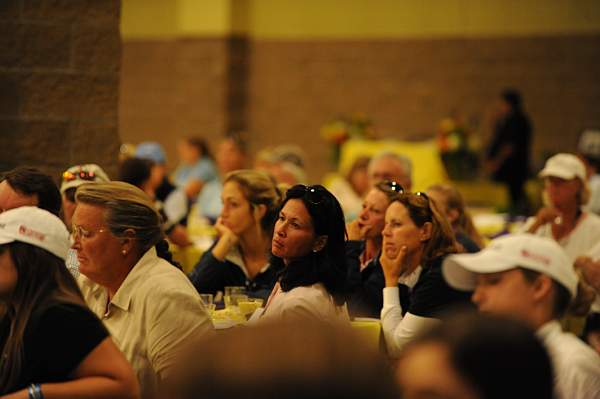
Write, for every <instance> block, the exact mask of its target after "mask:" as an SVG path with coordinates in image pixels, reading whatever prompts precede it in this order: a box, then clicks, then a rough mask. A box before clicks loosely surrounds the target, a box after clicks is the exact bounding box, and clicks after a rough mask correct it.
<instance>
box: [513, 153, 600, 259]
mask: <svg viewBox="0 0 600 399" xmlns="http://www.w3.org/2000/svg"><path fill="white" fill-rule="evenodd" d="M539 176H540V177H541V178H543V179H544V193H543V199H544V202H545V206H544V207H543V208H541V209H540V210H539V211H538V213H537V214H536V216H535V217H532V218H530V219H529V220H528V221H527V222H526V223H525V226H523V232H528V233H532V234H535V235H538V236H541V237H546V238H551V239H554V240H555V241H556V242H558V243H559V244H560V246H561V247H562V248H563V249H564V250H565V252H566V253H567V255H568V256H569V258H570V260H571V261H573V260H575V258H576V257H577V256H580V255H584V254H586V253H587V252H588V251H589V250H590V249H592V248H593V247H594V245H595V244H596V243H598V242H600V217H599V216H597V215H595V214H593V213H590V212H586V211H584V210H583V206H584V205H585V204H586V203H587V202H588V200H589V197H590V191H589V188H588V185H587V176H586V171H585V166H584V165H583V163H582V162H581V160H580V159H579V158H578V157H576V156H575V155H573V154H566V153H561V154H557V155H554V156H553V157H551V158H550V159H548V161H546V165H545V166H544V169H542V171H541V172H540V173H539Z"/></svg>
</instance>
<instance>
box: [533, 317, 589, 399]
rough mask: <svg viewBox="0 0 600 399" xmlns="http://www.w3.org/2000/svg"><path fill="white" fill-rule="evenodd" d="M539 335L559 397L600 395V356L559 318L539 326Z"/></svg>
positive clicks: (584, 398)
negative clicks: (551, 369) (565, 326)
mask: <svg viewBox="0 0 600 399" xmlns="http://www.w3.org/2000/svg"><path fill="white" fill-rule="evenodd" d="M537 335H538V337H539V338H540V339H541V340H542V341H543V343H544V346H546V349H547V350H548V353H549V355H550V358H551V359H552V365H553V367H554V391H555V394H556V396H557V398H559V399H592V398H600V356H598V354H597V353H596V352H594V350H593V349H592V348H591V347H589V346H587V345H586V344H585V343H583V342H582V341H581V340H580V339H579V338H577V337H576V336H574V335H573V334H571V333H566V332H563V331H562V329H561V326H560V323H559V322H558V321H555V320H553V321H551V322H548V323H546V324H544V325H543V326H541V327H540V328H539V329H538V331H537Z"/></svg>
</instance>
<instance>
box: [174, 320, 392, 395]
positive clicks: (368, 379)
mask: <svg viewBox="0 0 600 399" xmlns="http://www.w3.org/2000/svg"><path fill="white" fill-rule="evenodd" d="M196 348H197V349H196V350H194V351H193V352H191V353H190V354H189V357H188V360H187V361H182V362H180V364H181V365H182V367H183V369H184V370H183V371H182V372H181V373H178V375H179V378H180V381H177V387H176V388H177V390H179V393H181V394H182V395H181V397H182V398H184V399H193V398H211V399H230V398H237V397H247V398H261V399H271V398H272V399H275V398H286V399H332V398H347V399H363V398H364V399H383V398H396V397H397V392H396V387H395V384H394V382H393V379H392V376H391V371H390V369H389V367H388V366H387V364H386V363H385V362H384V360H383V359H382V357H381V356H380V354H379V353H376V352H375V351H372V350H371V349H370V348H369V346H368V345H365V344H364V342H363V341H362V339H361V338H359V337H357V336H355V335H354V334H353V332H352V331H348V330H346V329H341V327H339V326H338V327H333V326H326V325H321V324H311V323H303V324H292V323H283V322H282V323H278V324H268V325H262V326H255V327H251V328H243V329H241V328H240V329H231V330H228V331H224V332H223V333H222V334H218V335H216V336H215V337H213V338H211V339H210V340H209V341H204V342H199V343H198V345H196Z"/></svg>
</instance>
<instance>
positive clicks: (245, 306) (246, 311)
mask: <svg viewBox="0 0 600 399" xmlns="http://www.w3.org/2000/svg"><path fill="white" fill-rule="evenodd" d="M262 304H263V300H262V299H261V298H247V299H246V300H238V308H239V309H240V312H241V313H242V314H243V315H244V316H246V317H248V316H250V315H252V313H254V312H255V311H256V309H258V308H260V307H261V306H262Z"/></svg>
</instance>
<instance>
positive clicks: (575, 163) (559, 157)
mask: <svg viewBox="0 0 600 399" xmlns="http://www.w3.org/2000/svg"><path fill="white" fill-rule="evenodd" d="M539 176H540V177H550V176H553V177H560V178H561V179H566V180H570V179H574V178H576V177H578V178H579V179H581V181H582V182H583V183H585V182H587V175H586V172H585V165H584V164H583V162H582V161H581V159H579V158H577V156H575V155H573V154H566V153H561V154H556V155H554V156H553V157H551V158H549V159H548V160H547V161H546V165H544V169H542V170H541V172H540V173H539Z"/></svg>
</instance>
